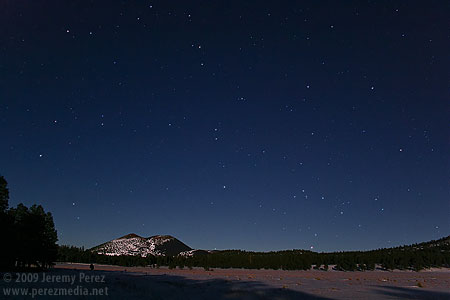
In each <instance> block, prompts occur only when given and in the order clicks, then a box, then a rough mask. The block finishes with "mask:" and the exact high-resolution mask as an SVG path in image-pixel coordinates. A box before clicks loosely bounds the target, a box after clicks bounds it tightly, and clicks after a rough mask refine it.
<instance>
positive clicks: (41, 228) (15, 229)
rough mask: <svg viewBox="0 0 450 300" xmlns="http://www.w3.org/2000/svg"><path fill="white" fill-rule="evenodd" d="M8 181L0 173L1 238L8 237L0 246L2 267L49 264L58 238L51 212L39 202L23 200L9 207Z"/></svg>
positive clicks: (44, 266)
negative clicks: (26, 204)
mask: <svg viewBox="0 0 450 300" xmlns="http://www.w3.org/2000/svg"><path fill="white" fill-rule="evenodd" d="M8 200H9V191H8V188H7V182H6V180H5V179H4V178H3V177H0V207H1V209H2V210H1V211H0V216H1V218H0V223H1V229H0V230H1V234H2V238H5V239H6V240H7V241H9V242H8V243H7V244H6V245H4V246H2V247H1V248H0V249H1V251H2V253H1V255H2V259H1V263H0V268H1V269H12V268H23V267H31V266H35V267H38V268H46V267H49V266H50V265H51V264H52V263H53V262H54V261H55V259H56V256H57V250H58V246H57V244H56V242H57V240H58V238H57V233H56V230H55V224H54V222H53V217H52V214H51V213H49V212H48V213H46V212H45V211H44V208H43V207H42V206H41V205H33V206H31V208H28V207H26V206H25V205H23V204H22V203H20V204H18V205H17V207H16V208H10V209H8Z"/></svg>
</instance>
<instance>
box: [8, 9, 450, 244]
mask: <svg viewBox="0 0 450 300" xmlns="http://www.w3.org/2000/svg"><path fill="white" fill-rule="evenodd" d="M449 13H450V5H449V3H448V2H446V1H340V2H338V1H329V2H328V1H310V2H307V1H273V2H271V1H270V2H269V1H79V0H77V1H75V0H72V1H60V0H58V1H56V0H55V1H24V0H14V1H13V0H9V1H7V0H5V1H1V2H0V137H1V139H0V141H1V142H0V174H1V175H3V176H5V178H6V179H7V181H8V182H9V188H10V194H11V199H10V206H15V205H17V204H18V203H20V202H23V203H24V204H26V205H32V204H33V203H38V204H42V205H43V206H44V208H45V209H46V210H47V211H51V212H52V213H53V216H54V220H55V225H56V229H57V230H58V236H59V243H60V244H71V245H76V246H85V247H91V246H94V245H97V244H100V243H103V242H105V241H108V240H111V239H114V238H117V237H119V236H122V235H125V234H128V233H131V232H134V233H137V234H139V235H142V236H151V235H156V234H170V235H173V236H175V237H177V238H179V239H180V240H181V241H183V242H185V243H186V244H188V245H189V246H191V247H193V248H203V249H214V248H217V249H246V250H262V251H268V250H278V249H293V248H297V249H313V250H314V251H331V250H349V249H373V248H379V247H390V246H396V245H400V244H409V243H414V242H420V241H427V240H431V239H437V238H440V237H443V236H446V235H449V234H450V201H449V199H450V198H449V197H450V186H449V180H450V161H449V154H450V139H449V138H450V130H449V119H450V105H449V99H450V98H449V96H450V93H449V91H450V89H449V87H450V55H449V53H450V51H449V49H450V27H449V25H450V22H449V21H450V18H449V16H450V14H449Z"/></svg>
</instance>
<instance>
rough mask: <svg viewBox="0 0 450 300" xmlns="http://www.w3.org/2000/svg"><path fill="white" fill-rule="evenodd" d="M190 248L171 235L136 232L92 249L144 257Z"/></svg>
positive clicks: (108, 253) (109, 253)
mask: <svg viewBox="0 0 450 300" xmlns="http://www.w3.org/2000/svg"><path fill="white" fill-rule="evenodd" d="M190 250H192V249H191V248H190V247H188V246H187V245H186V244H184V243H182V242H181V241H179V240H178V239H176V238H174V237H173V236H170V235H155V236H151V237H148V238H144V237H141V236H139V235H137V234H134V233H131V234H127V235H125V236H123V237H120V238H118V239H115V240H112V241H109V242H107V243H104V244H101V245H99V246H96V247H94V248H92V249H91V251H93V252H95V253H98V254H104V255H110V256H119V255H134V256H142V257H146V256H148V255H155V256H165V255H171V256H174V255H178V254H179V253H181V252H184V251H190Z"/></svg>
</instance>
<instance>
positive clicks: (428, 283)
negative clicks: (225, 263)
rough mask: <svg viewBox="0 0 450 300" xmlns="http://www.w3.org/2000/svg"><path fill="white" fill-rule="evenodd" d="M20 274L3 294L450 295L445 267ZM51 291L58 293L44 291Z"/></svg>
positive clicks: (70, 268)
mask: <svg viewBox="0 0 450 300" xmlns="http://www.w3.org/2000/svg"><path fill="white" fill-rule="evenodd" d="M43 274H45V276H44V275H43ZM2 276H4V274H2ZM20 276H22V277H24V278H22V279H24V280H23V282H16V279H15V276H14V274H13V276H12V280H11V282H9V283H6V282H5V280H2V283H1V288H2V290H3V291H2V292H3V296H5V297H4V298H6V299H31V296H30V293H31V292H33V293H34V294H35V295H34V296H35V298H37V299H59V298H63V297H62V295H63V294H61V293H68V292H67V291H66V290H65V289H73V290H72V293H73V295H75V296H71V297H70V298H71V299H106V298H108V299H109V298H112V299H218V300H219V299H450V270H448V269H438V270H430V271H422V272H418V273H417V272H408V271H394V272H385V271H371V272H337V271H327V272H325V271H313V270H311V271H280V270H244V269H214V270H212V271H205V270H203V269H199V268H194V269H192V270H189V269H183V270H179V269H176V270H169V269H167V268H162V267H161V268H159V269H153V268H143V267H133V268H127V267H119V266H106V265H96V266H95V270H94V271H90V270H89V265H86V264H58V265H56V266H55V269H53V270H51V271H49V272H46V273H38V275H37V276H36V275H27V276H28V282H27V278H26V276H23V275H20ZM33 276H34V278H33ZM33 279H34V280H35V281H33ZM30 280H31V281H32V282H30ZM42 281H44V282H42ZM5 288H6V289H8V288H28V289H27V290H28V296H20V295H18V296H12V295H11V293H10V295H9V296H7V295H5ZM45 288H47V289H48V290H47V291H45V293H44V291H43V289H45ZM33 289H34V290H33ZM39 289H41V291H40V292H41V295H40V296H39V295H38V294H37V293H38V292H39ZM51 289H54V291H52V292H57V293H59V295H58V296H56V295H48V293H49V291H50V290H51ZM74 289H78V292H76V291H74ZM10 292H11V291H10ZM19 292H20V290H19ZM76 293H78V294H76ZM83 293H84V294H83ZM86 293H91V294H92V293H94V294H95V293H97V294H99V293H102V294H103V295H96V296H92V295H87V294H86ZM106 294H107V295H106Z"/></svg>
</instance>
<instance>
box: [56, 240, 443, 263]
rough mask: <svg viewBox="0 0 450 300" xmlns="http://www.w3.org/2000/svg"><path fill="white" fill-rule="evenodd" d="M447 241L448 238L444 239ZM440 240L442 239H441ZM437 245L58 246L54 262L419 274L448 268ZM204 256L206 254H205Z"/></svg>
mask: <svg viewBox="0 0 450 300" xmlns="http://www.w3.org/2000/svg"><path fill="white" fill-rule="evenodd" d="M447 239H448V238H447ZM442 240H444V239H442ZM437 242H438V244H439V245H438V246H434V247H430V246H426V247H425V246H424V247H422V246H420V244H419V245H412V246H404V247H397V248H389V249H378V250H372V251H348V252H333V253H316V252H312V251H308V250H287V251H274V252H249V251H241V250H225V251H213V252H211V253H208V254H201V255H194V256H193V257H182V256H152V255H149V256H147V257H140V256H107V255H101V254H97V253H94V252H92V251H91V250H85V249H83V248H77V247H73V246H60V247H59V250H58V261H60V262H78V263H97V264H109V265H119V266H127V267H130V266H153V267H159V266H168V267H169V268H176V267H178V268H184V267H187V268H192V267H203V268H205V269H206V270H208V269H210V268H245V269H275V270H277V269H283V270H309V269H311V268H315V269H318V270H324V271H326V270H328V268H329V266H330V265H333V267H334V268H335V269H336V270H339V271H365V270H374V269H375V268H376V266H379V267H381V268H382V269H385V270H393V269H402V270H415V271H419V270H422V269H424V268H430V267H450V244H449V243H448V242H447V243H439V241H437ZM205 253H206V252H205Z"/></svg>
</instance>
